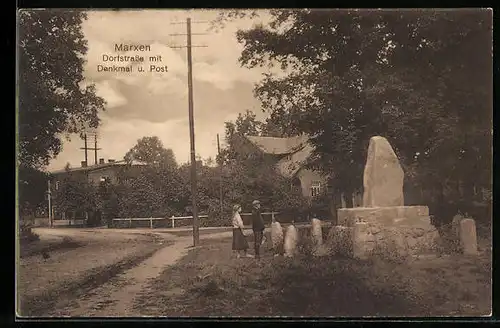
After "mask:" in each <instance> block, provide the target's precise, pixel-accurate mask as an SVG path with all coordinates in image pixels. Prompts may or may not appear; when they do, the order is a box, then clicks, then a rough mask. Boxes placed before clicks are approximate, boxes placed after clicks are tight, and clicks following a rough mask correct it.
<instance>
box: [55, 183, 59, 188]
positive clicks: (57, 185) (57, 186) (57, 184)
mask: <svg viewBox="0 0 500 328" xmlns="http://www.w3.org/2000/svg"><path fill="white" fill-rule="evenodd" d="M55 188H56V190H59V181H56V186H55Z"/></svg>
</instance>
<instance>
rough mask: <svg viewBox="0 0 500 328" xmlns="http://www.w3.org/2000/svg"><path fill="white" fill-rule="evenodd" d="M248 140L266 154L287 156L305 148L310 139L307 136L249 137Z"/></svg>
mask: <svg viewBox="0 0 500 328" xmlns="http://www.w3.org/2000/svg"><path fill="white" fill-rule="evenodd" d="M246 138H247V139H248V140H249V141H250V142H251V143H252V144H254V145H255V146H257V147H258V148H259V149H260V150H262V151H263V152H264V153H266V154H273V155H287V154H292V153H295V152H297V151H298V150H300V149H301V148H303V147H304V146H305V144H306V143H307V140H308V137H307V136H305V135H301V136H296V137H289V138H275V137H257V136H247V137H246Z"/></svg>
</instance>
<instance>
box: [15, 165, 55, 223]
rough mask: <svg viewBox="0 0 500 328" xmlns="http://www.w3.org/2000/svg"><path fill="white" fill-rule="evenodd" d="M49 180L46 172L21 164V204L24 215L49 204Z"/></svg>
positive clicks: (19, 182) (19, 187)
mask: <svg viewBox="0 0 500 328" xmlns="http://www.w3.org/2000/svg"><path fill="white" fill-rule="evenodd" d="M47 180H48V176H47V174H46V173H45V172H42V171H40V170H37V169H34V168H32V167H29V166H25V165H21V166H19V181H18V192H19V195H20V204H19V205H20V207H21V210H22V211H23V213H22V214H23V215H24V214H30V213H34V212H35V211H36V210H37V209H39V208H41V207H42V206H43V207H45V205H47V199H46V196H47V194H46V191H47ZM44 209H45V208H44Z"/></svg>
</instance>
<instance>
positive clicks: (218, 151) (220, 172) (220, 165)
mask: <svg viewBox="0 0 500 328" xmlns="http://www.w3.org/2000/svg"><path fill="white" fill-rule="evenodd" d="M217 153H218V155H219V156H218V157H219V160H218V162H219V179H220V181H219V183H220V215H222V213H223V212H224V205H223V203H222V200H223V198H222V158H221V155H220V141H219V134H218V133H217Z"/></svg>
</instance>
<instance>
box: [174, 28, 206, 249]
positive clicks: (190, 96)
mask: <svg viewBox="0 0 500 328" xmlns="http://www.w3.org/2000/svg"><path fill="white" fill-rule="evenodd" d="M197 23H201V22H197ZM172 24H182V23H172ZM186 27H187V29H186V32H187V33H186V34H171V35H173V36H178V35H186V36H187V45H186V46H185V48H187V67H188V106H189V108H188V110H189V140H190V146H191V147H190V152H191V197H192V201H191V202H192V212H193V244H194V245H193V246H195V247H196V246H198V244H199V243H200V232H199V222H198V207H197V189H198V188H197V181H196V180H197V176H196V175H197V174H196V153H195V139H194V101H193V63H192V54H191V49H192V48H193V47H204V46H193V45H192V44H191V35H192V34H206V33H191V18H187V19H186ZM171 48H184V46H171Z"/></svg>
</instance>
